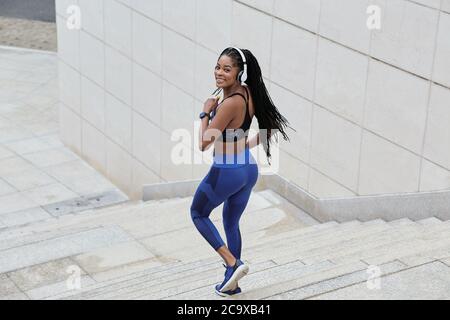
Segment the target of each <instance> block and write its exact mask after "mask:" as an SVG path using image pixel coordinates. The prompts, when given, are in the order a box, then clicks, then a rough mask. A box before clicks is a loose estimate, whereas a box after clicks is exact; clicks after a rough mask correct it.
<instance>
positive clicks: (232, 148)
mask: <svg viewBox="0 0 450 320" xmlns="http://www.w3.org/2000/svg"><path fill="white" fill-rule="evenodd" d="M247 139H248V137H245V138H241V139H240V140H238V141H236V142H231V141H230V142H226V141H222V140H220V139H218V140H216V141H215V142H214V148H215V149H214V152H215V154H216V155H219V154H239V153H241V152H243V151H244V150H245V145H246V143H247Z"/></svg>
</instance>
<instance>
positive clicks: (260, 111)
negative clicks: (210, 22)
mask: <svg viewBox="0 0 450 320" xmlns="http://www.w3.org/2000/svg"><path fill="white" fill-rule="evenodd" d="M241 51H242V52H243V53H244V55H245V59H246V60H247V75H248V76H247V80H246V81H245V83H246V84H247V85H248V86H249V88H250V91H251V94H252V98H253V102H254V105H255V117H256V119H257V120H258V126H259V129H260V132H259V141H261V142H262V144H263V147H264V151H265V152H266V156H267V161H268V163H269V165H270V158H271V156H272V155H271V154H270V143H271V140H272V137H274V136H275V139H276V141H277V142H278V135H277V134H271V132H272V130H274V131H275V132H274V133H277V132H278V131H279V132H281V134H282V135H283V139H284V140H286V141H290V140H289V137H288V135H287V134H286V132H285V127H289V128H291V129H293V128H292V127H291V126H289V125H288V124H289V121H287V119H286V118H285V117H283V115H282V114H281V113H280V112H279V111H278V109H277V107H276V106H275V105H274V103H273V101H272V99H271V98H270V95H269V93H268V92H267V88H266V85H265V84H264V80H263V77H262V73H261V68H260V67H259V63H258V60H256V58H255V56H254V55H253V54H252V53H251V52H250V50H247V49H241ZM223 55H226V56H228V57H230V58H231V59H232V60H233V61H234V63H235V64H236V65H237V66H238V67H239V69H240V70H244V62H243V61H242V57H241V55H240V54H239V52H238V51H237V50H236V49H234V48H232V47H229V48H226V49H225V50H224V51H222V53H221V54H220V56H219V59H220V57H221V56H223ZM261 129H266V130H265V132H266V133H267V134H266V135H265V136H263V133H262V132H261ZM293 130H294V131H296V130H295V129H293Z"/></svg>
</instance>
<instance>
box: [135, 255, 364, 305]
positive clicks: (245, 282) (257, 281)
mask: <svg viewBox="0 0 450 320" xmlns="http://www.w3.org/2000/svg"><path fill="white" fill-rule="evenodd" d="M366 267H367V266H366V265H365V264H363V263H356V264H352V265H351V266H347V268H345V271H344V272H343V273H349V272H355V271H358V270H363V269H366ZM336 268H338V266H337V265H335V264H333V263H332V262H330V261H324V262H321V263H318V264H315V265H304V264H302V263H301V262H300V261H295V262H291V263H287V264H284V265H281V266H276V267H272V268H270V269H266V270H262V271H259V272H253V273H252V272H250V273H249V274H248V275H247V276H246V277H244V278H242V279H241V281H240V283H239V285H240V287H241V288H242V289H243V293H242V294H239V295H237V296H233V297H230V298H229V299H230V300H234V299H247V298H250V299H253V297H257V299H260V298H263V297H264V296H265V295H264V294H261V293H262V292H261V291H264V290H263V289H264V288H272V287H274V286H276V285H277V284H279V283H283V284H285V283H292V281H294V280H296V279H308V278H309V277H310V276H311V275H313V274H324V273H326V272H327V271H328V272H331V270H335V271H334V274H333V275H334V276H335V275H336ZM341 272H342V271H341ZM324 278H325V279H327V277H324ZM284 287H285V286H283V287H282V288H280V289H279V290H281V292H283V290H284ZM275 293H278V291H273V290H271V291H270V294H271V295H272V294H275ZM193 297H196V298H195V299H199V300H210V299H215V294H214V293H213V292H212V291H211V288H209V287H205V286H201V287H198V288H197V289H195V290H191V291H186V292H184V293H179V294H177V295H174V296H170V297H166V298H167V299H172V300H184V299H192V298H193ZM141 298H142V299H145V298H149V296H148V295H146V296H142V297H141Z"/></svg>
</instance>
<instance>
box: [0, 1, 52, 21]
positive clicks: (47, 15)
mask: <svg viewBox="0 0 450 320" xmlns="http://www.w3.org/2000/svg"><path fill="white" fill-rule="evenodd" d="M0 15H1V16H4V17H14V18H21V19H29V20H40V21H46V22H55V0H1V1H0Z"/></svg>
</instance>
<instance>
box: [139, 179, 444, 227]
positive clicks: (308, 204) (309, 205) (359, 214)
mask: <svg viewBox="0 0 450 320" xmlns="http://www.w3.org/2000/svg"><path fill="white" fill-rule="evenodd" d="M200 182H201V180H186V181H174V182H169V183H157V184H151V185H145V186H144V188H143V200H144V201H148V200H157V199H164V198H174V197H188V196H193V195H194V194H195V191H196V189H197V187H198V185H199V184H200ZM265 189H271V190H272V191H274V192H276V193H278V194H279V195H281V196H282V197H284V198H285V199H286V200H288V201H290V202H292V203H293V204H294V205H296V206H297V207H299V208H300V209H302V210H303V211H305V212H307V213H308V214H309V215H311V216H312V217H313V218H314V219H316V220H318V221H320V222H327V221H338V222H346V221H351V220H355V219H356V220H360V221H369V220H374V219H383V220H386V221H391V220H396V219H401V218H409V219H411V220H420V219H425V218H430V217H436V218H439V219H441V220H449V219H450V190H442V191H434V192H419V193H399V194H386V195H373V196H357V197H349V198H329V199H318V198H316V197H315V196H313V195H311V194H310V193H308V192H307V191H305V190H303V189H302V188H300V187H298V186H296V185H294V184H292V183H291V182H289V181H288V180H286V179H285V178H283V177H281V176H279V175H277V174H273V175H260V176H259V178H258V182H257V183H256V186H255V188H254V189H253V190H254V191H262V190H265Z"/></svg>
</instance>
